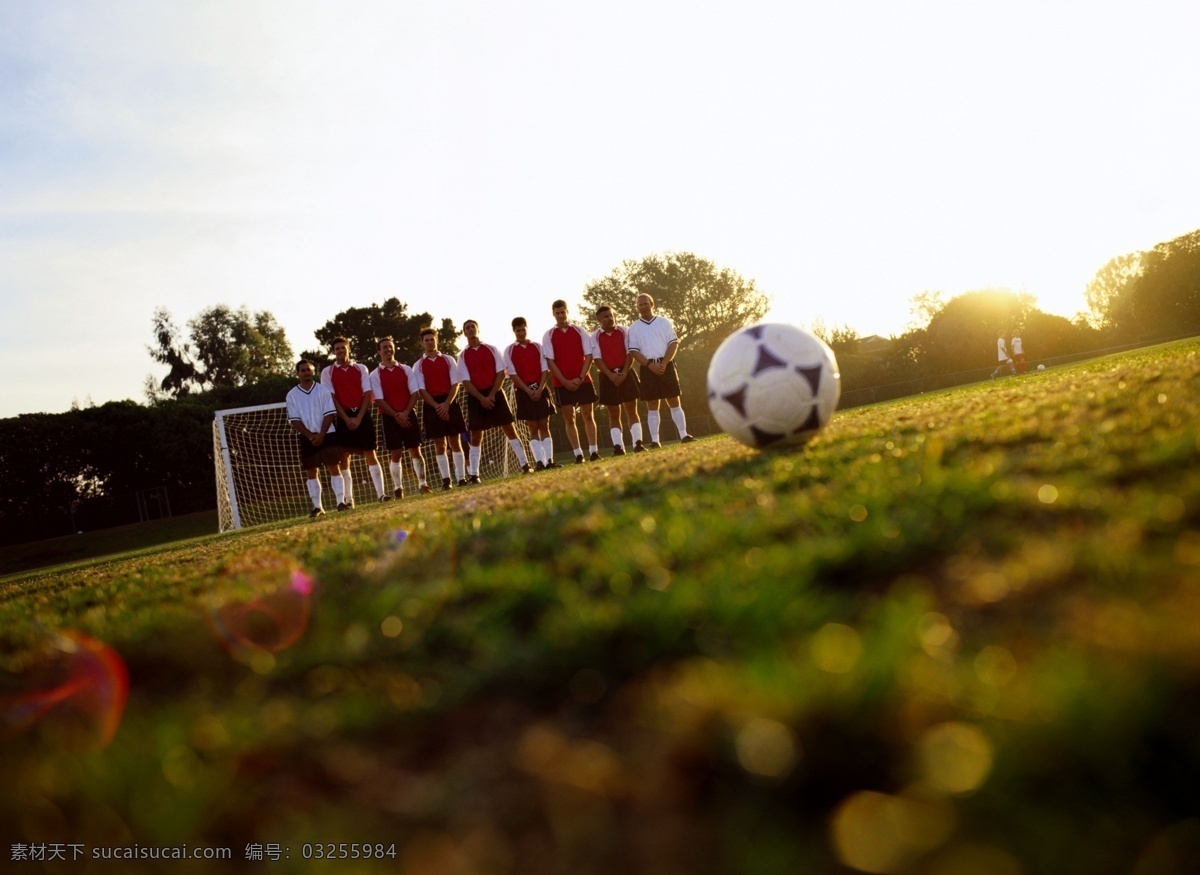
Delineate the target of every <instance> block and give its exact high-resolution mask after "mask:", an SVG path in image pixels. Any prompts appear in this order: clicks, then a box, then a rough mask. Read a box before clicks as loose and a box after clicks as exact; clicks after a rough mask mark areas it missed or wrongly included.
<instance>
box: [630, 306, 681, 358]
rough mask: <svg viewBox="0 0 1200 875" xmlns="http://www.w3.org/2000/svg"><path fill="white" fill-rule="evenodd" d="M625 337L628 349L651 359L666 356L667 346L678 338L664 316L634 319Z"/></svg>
mask: <svg viewBox="0 0 1200 875" xmlns="http://www.w3.org/2000/svg"><path fill="white" fill-rule="evenodd" d="M625 337H626V343H627V344H628V346H629V349H630V351H633V350H636V351H638V352H640V353H641V354H642V355H644V356H645V357H646V358H648V359H650V360H651V361H657V360H658V359H661V358H666V355H667V347H669V346H670V345H671V344H672V343H676V342H678V340H679V338H678V337H677V336H676V335H675V328H674V326H672V325H671V320H669V319H668V318H667V317H666V316H652V317H651V318H650V319H648V320H647V319H638V320H636V321H635V322H634V323H633V324H632V325H630V326H629V331H628V332H627V333H626V335H625Z"/></svg>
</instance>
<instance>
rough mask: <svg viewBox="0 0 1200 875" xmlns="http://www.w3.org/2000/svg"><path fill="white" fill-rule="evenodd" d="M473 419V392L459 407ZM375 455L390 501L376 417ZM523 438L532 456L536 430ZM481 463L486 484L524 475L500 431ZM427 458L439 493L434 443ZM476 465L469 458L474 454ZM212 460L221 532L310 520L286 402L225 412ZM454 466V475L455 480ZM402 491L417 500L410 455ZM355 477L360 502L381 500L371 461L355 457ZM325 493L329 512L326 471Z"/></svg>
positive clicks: (391, 488) (491, 434) (521, 426)
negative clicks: (469, 411)
mask: <svg viewBox="0 0 1200 875" xmlns="http://www.w3.org/2000/svg"><path fill="white" fill-rule="evenodd" d="M505 391H506V392H507V393H508V396H509V399H508V400H509V404H510V406H512V407H513V409H514V410H515V409H516V405H515V403H514V399H513V397H512V387H511V386H508V387H505ZM459 403H460V404H461V405H462V408H463V416H464V417H465V416H466V393H463V394H462V397H461V398H460V402H459ZM374 420H375V447H376V449H375V455H376V456H377V457H378V458H379V465H380V468H382V470H383V482H384V488H385V490H386V491H387V494H388V495H392V494H394V492H395V490H396V485H397V484H395V483H393V482H392V474H391V470H390V465H389V464H388V462H389V454H388V451H387V450H386V449H384V440H383V421H382V419H381V417H380V415H379V412H378V411H376V412H375V416H374ZM516 427H517V435H518V436H519V437H520V438H521V443H522V444H523V445H524V447H525V453H526V455H527V456H528V457H529V459H530V461H531V462H532V458H533V457H532V456H529V432H528V429H527V428H526V426H525V423H523V422H520V421H518V422H517V424H516ZM481 449H482V453H481V455H480V461H479V476H480V478H481V479H483V480H484V481H488V480H498V479H500V478H502V477H508V476H510V475H513V474H518V473H520V471H521V466H520V464H519V463H518V462H517V457H516V454H514V453H513V451H512V447H510V446H509V444H508V438H506V437H505V436H504V432H502V431H501V430H500V429H498V428H493V429H490V430H489V431H487V432H486V433H485V434H484V437H483V445H482V447H481ZM463 451H464V452H465V453H468V454H469V452H470V449H469V447H468V446H467V440H466V438H465V437H464V439H463ZM421 457H422V459H423V460H424V462H425V477H426V480H427V481H428V482H429V485H430V486H432V487H433V488H434V489H440V488H441V475H440V474H439V473H438V467H437V457H436V451H435V449H434V444H433V441H431V440H427V441H425V442H424V443H423V444H422V445H421ZM468 460H469V455H468ZM213 462H214V465H215V468H216V478H217V483H216V485H217V510H218V516H219V518H220V526H221V531H222V532H228V531H232V530H234V529H240V528H244V527H245V526H257V525H261V524H262V523H269V522H273V521H275V520H280V519H288V518H290V517H300V516H305V515H307V514H308V512H309V511H310V510H311V509H312V500H311V499H310V498H309V497H308V488H307V487H306V486H305V477H304V471H303V470H301V468H300V449H299V446H298V444H297V441H296V432H295V431H294V430H293V429H292V427H291V426H290V425H289V424H288V420H287V405H286V404H282V403H280V404H262V405H259V406H256V407H238V408H234V409H230V410H218V411H217V412H216V417H215V419H214V420H213ZM453 464H454V463H453V460H451V472H452V476H453ZM401 468H402V470H403V477H402V481H403V482H402V484H400V485H402V486H403V488H404V492H405V496H406V498H407V496H409V495H416V494H417V477H416V474H415V473H414V472H413V469H412V458H411V457H410V456H409V455H408V453H407V452H405V454H404V460H403V461H402V462H401ZM350 475H351V478H352V480H353V495H354V501H355V503H356V504H363V503H367V502H372V501H375V500H376V495H375V485H374V484H373V483H372V482H371V476H370V474H369V473H368V471H367V463H366V462H365V461H364V460H363V457H362V456H360V455H355V454H351V456H350ZM318 476H319V477H320V478H321V493H322V496H323V503H324V504H325V507H326V510H328V509H329V505H330V502H329V498H330V497H331V496H332V495H333V490H332V488H331V487H330V485H329V475H328V472H326V470H325V468H324V467H322V468H320V469H319V474H318Z"/></svg>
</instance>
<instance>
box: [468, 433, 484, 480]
mask: <svg viewBox="0 0 1200 875" xmlns="http://www.w3.org/2000/svg"><path fill="white" fill-rule="evenodd" d="M484 431H485V430H484V429H479V428H473V429H471V441H470V443H471V450H470V458H469V460H468V461H467V480H468V482H470V483H478V482H480V481H479V462H480V460H481V459H482V458H483V435H484Z"/></svg>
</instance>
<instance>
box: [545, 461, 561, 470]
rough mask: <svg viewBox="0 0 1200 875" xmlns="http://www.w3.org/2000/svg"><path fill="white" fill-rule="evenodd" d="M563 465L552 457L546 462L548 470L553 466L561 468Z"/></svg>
mask: <svg viewBox="0 0 1200 875" xmlns="http://www.w3.org/2000/svg"><path fill="white" fill-rule="evenodd" d="M561 467H562V465H560V464H558V462H556V461H554V460H553V459H551V460H550V461H549V462H547V463H546V470H549V469H551V468H561Z"/></svg>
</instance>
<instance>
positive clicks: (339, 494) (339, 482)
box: [329, 474, 346, 504]
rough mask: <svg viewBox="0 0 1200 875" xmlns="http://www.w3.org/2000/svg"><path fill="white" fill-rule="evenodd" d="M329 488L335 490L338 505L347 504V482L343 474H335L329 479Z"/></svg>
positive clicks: (334, 495)
mask: <svg viewBox="0 0 1200 875" xmlns="http://www.w3.org/2000/svg"><path fill="white" fill-rule="evenodd" d="M329 487H330V488H331V489H332V490H333V497H334V498H336V499H337V503H338V504H345V502H346V480H345V478H344V477H342V475H341V474H335V475H333V476H332V477H330V478H329Z"/></svg>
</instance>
